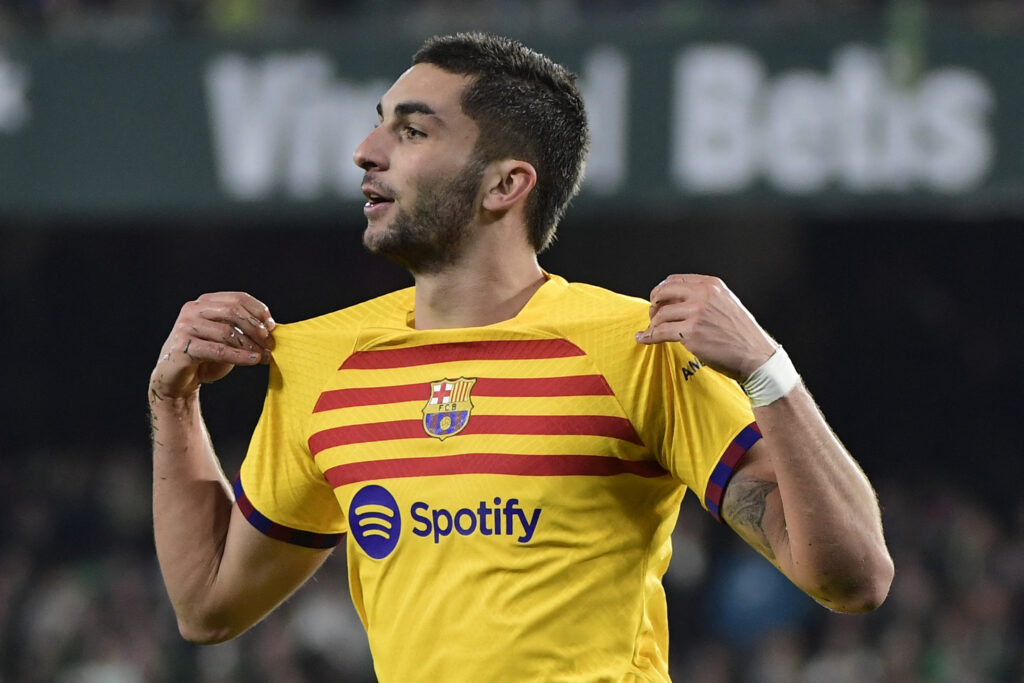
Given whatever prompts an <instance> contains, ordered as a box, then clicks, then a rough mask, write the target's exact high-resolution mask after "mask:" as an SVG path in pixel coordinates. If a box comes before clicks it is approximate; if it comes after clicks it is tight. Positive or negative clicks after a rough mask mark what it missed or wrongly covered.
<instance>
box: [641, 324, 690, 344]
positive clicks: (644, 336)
mask: <svg viewBox="0 0 1024 683" xmlns="http://www.w3.org/2000/svg"><path fill="white" fill-rule="evenodd" d="M688 329H689V328H688V327H687V325H686V324H685V323H681V322H675V323H662V324H660V325H651V326H650V327H648V328H647V329H646V330H644V331H643V332H637V333H636V341H637V343H639V344H661V343H663V342H669V341H678V342H682V341H685V339H686V331H687V330H688Z"/></svg>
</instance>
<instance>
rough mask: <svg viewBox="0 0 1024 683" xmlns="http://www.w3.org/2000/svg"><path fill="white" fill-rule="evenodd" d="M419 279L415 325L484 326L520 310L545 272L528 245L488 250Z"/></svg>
mask: <svg viewBox="0 0 1024 683" xmlns="http://www.w3.org/2000/svg"><path fill="white" fill-rule="evenodd" d="M413 276H414V277H415V280H416V329H418V330H433V329H448V328H455V327H482V326H484V325H493V324H495V323H500V322H502V321H505V320H509V319H511V318H514V317H515V316H516V315H518V313H519V311H521V310H522V309H523V307H524V306H525V305H526V303H527V302H528V301H529V300H530V297H532V296H533V294H534V292H536V291H537V290H538V289H540V286H541V285H543V284H544V281H545V279H546V278H545V276H544V272H543V271H542V270H541V268H540V265H539V264H538V263H537V255H536V254H535V253H534V252H533V250H532V249H530V248H529V247H526V248H525V249H523V248H516V249H514V250H509V249H508V247H507V245H506V247H505V249H504V250H502V249H486V250H484V251H481V252H480V253H477V254H473V253H469V254H466V257H465V258H463V259H461V260H460V261H459V262H458V263H455V264H453V265H452V266H450V267H448V268H446V269H445V270H443V271H441V272H437V273H430V274H428V275H424V274H416V273H413Z"/></svg>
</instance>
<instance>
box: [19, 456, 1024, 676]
mask: <svg viewBox="0 0 1024 683" xmlns="http://www.w3.org/2000/svg"><path fill="white" fill-rule="evenodd" d="M148 468H149V461H148V457H147V453H145V452H129V451H125V450H122V451H118V452H107V453H102V454H101V453H80V452H66V453H47V454H46V455H45V457H43V456H42V455H41V454H40V457H28V458H22V459H10V458H5V459H2V460H0V482H2V483H0V498H2V499H3V500H4V501H5V502H6V506H7V509H8V511H9V514H7V515H5V516H4V518H3V520H0V525H2V526H0V539H2V541H0V643H2V644H3V647H2V654H3V660H2V668H0V681H4V682H7V683H16V682H24V683H35V682H39V683H43V682H48V681H56V682H59V683H142V682H144V681H147V682H148V681H196V682H205V683H214V682H221V681H224V682H227V681H268V682H273V683H302V682H306V681H311V682H316V681H372V680H374V679H373V676H372V668H371V665H370V663H369V655H368V651H367V649H366V644H365V636H364V635H363V634H362V630H361V626H360V625H359V623H358V620H357V618H356V615H355V612H354V611H353V609H352V607H351V604H350V599H349V597H348V591H347V583H346V572H345V562H344V551H343V550H340V549H339V551H337V552H336V553H335V555H334V556H332V557H331V559H330V560H329V561H328V563H327V565H325V567H324V568H323V569H322V570H321V571H320V573H319V574H318V575H317V578H316V579H314V580H313V581H312V582H310V583H309V584H308V585H306V586H305V587H303V588H302V589H301V590H300V591H299V593H297V594H296V596H294V597H293V598H292V599H291V600H290V601H289V602H287V603H285V604H284V605H283V606H282V607H281V608H280V609H279V610H278V611H277V612H275V613H274V614H272V615H271V616H270V617H269V618H268V619H267V620H265V621H264V622H263V623H262V624H260V625H258V626H257V627H255V629H253V630H252V631H250V632H249V633H247V634H245V635H243V636H241V637H240V638H238V639H237V640H235V641H231V642H229V643H227V644H223V645H218V646H212V647H197V646H192V645H189V644H187V643H185V642H184V641H182V639H181V638H180V637H179V636H178V634H177V631H176V629H175V624H174V617H173V614H172V613H171V612H170V607H169V604H168V601H167V598H166V596H165V595H164V592H163V588H162V584H161V581H160V578H159V576H158V573H157V568H156V566H155V562H154V558H153V548H152V541H151V526H150V511H149V492H148V489H147V488H146V487H145V486H141V485H140V483H142V482H145V481H147V479H148V477H149V469H148ZM25 481H36V482H43V484H44V485H45V487H46V489H47V490H49V491H51V492H52V496H51V497H50V498H48V499H45V498H40V497H38V496H33V495H30V494H28V493H27V490H26V488H25V487H24V485H23V482H25ZM879 488H880V494H881V498H882V500H883V501H884V508H885V518H886V519H885V521H886V527H887V532H888V538H889V543H890V547H891V548H892V550H893V554H894V556H895V560H896V566H897V567H898V570H899V571H898V572H897V575H896V580H895V583H894V585H893V589H892V594H891V595H890V598H889V600H888V602H887V603H886V604H885V605H884V606H883V608H882V609H880V610H879V611H878V612H876V613H873V614H871V615H866V616H846V615H833V614H830V613H828V612H826V611H824V610H821V609H819V608H816V607H815V606H813V605H812V604H809V602H808V600H807V599H806V598H805V597H803V595H802V594H800V593H798V592H797V591H796V590H795V589H794V588H792V587H791V586H789V585H788V584H786V583H785V579H781V578H780V577H779V576H778V575H777V574H776V573H775V571H774V569H772V568H771V567H770V566H768V565H767V564H766V563H765V562H764V561H763V560H761V559H760V558H759V557H757V556H756V555H755V554H754V553H753V551H751V550H749V549H748V548H746V547H745V546H744V547H740V546H739V545H738V543H734V542H733V541H732V540H731V538H732V536H731V535H730V534H723V533H720V532H719V530H717V529H715V525H714V523H713V522H711V521H710V519H709V518H708V517H707V515H706V514H705V513H703V512H702V511H701V510H700V509H699V507H698V506H697V505H696V503H695V502H694V500H693V499H692V498H691V499H688V500H687V501H686V504H684V506H683V514H682V515H681V518H680V523H679V526H678V529H677V531H676V534H675V539H674V545H675V556H674V558H673V562H672V565H671V568H670V570H669V574H668V575H667V577H666V585H667V588H668V591H669V594H670V615H671V618H672V620H673V624H672V627H673V631H672V639H673V640H672V643H673V646H672V652H673V662H672V666H673V673H674V676H675V677H676V678H677V679H678V680H680V681H688V682H689V683H728V682H730V681H737V682H744V683H882V682H891V683H896V682H899V683H915V682H922V683H925V682H927V683H984V682H989V681H991V682H1002V681H1013V682H1015V683H1017V682H1020V681H1022V680H1024V623H1022V615H1024V610H1022V609H1021V607H1022V605H1024V504H1021V505H1020V506H1019V507H1018V508H1017V510H1016V511H1015V513H1014V514H1013V515H1012V516H1011V517H1009V518H997V516H996V515H995V514H994V513H993V511H992V510H990V509H988V508H986V506H985V505H984V504H983V503H982V502H979V501H978V500H972V499H971V498H969V497H965V496H964V495H962V494H960V493H957V492H956V490H955V489H952V488H944V487H943V488H939V487H929V488H928V489H927V490H921V489H915V490H908V489H907V488H906V487H904V486H901V485H898V484H897V483H896V482H892V481H883V482H880V485H879Z"/></svg>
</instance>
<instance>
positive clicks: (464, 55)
mask: <svg viewBox="0 0 1024 683" xmlns="http://www.w3.org/2000/svg"><path fill="white" fill-rule="evenodd" d="M412 62H413V64H421V63H427V64H433V65H434V66H437V67H439V68H441V69H443V70H445V71H447V72H449V73H454V74H459V75H466V76H471V77H473V80H472V82H471V83H470V84H469V85H468V86H467V87H466V89H465V91H464V92H463V94H462V110H463V112H464V113H465V114H466V115H467V116H469V117H470V118H471V119H473V121H475V122H476V124H477V126H478V127H479V128H480V138H479V140H478V141H477V144H476V150H475V152H476V154H477V155H478V156H479V157H480V158H481V159H482V160H483V161H485V162H489V161H494V160H496V159H521V160H523V161H528V162H529V163H531V164H533V166H534V168H535V169H536V170H537V186H536V187H535V188H534V190H533V192H532V193H531V194H530V196H529V197H528V198H527V205H526V207H527V228H528V234H529V239H530V243H531V244H532V245H533V248H534V249H535V250H536V251H537V252H538V253H540V252H541V251H543V250H544V249H546V248H547V247H548V245H550V244H551V241H552V240H553V239H554V236H555V228H557V227H558V223H559V221H561V219H562V216H563V215H564V214H565V209H566V207H567V206H568V205H569V201H570V200H571V199H572V198H573V197H574V196H575V195H576V193H577V192H578V191H579V188H580V181H581V180H582V178H583V167H584V162H585V160H586V156H587V152H588V150H589V148H590V132H589V128H588V126H587V114H586V110H585V108H584V106H583V97H582V95H581V94H580V91H579V88H577V86H576V74H574V73H572V72H571V71H569V70H568V69H566V68H565V67H564V66H562V65H560V64H557V63H556V62H554V61H552V60H551V59H549V58H548V57H546V56H544V55H542V54H540V53H539V52H536V51H534V50H531V49H530V48H528V47H526V46H525V45H523V44H522V43H520V42H518V41H515V40H512V39H509V38H504V37H501V36H496V35H491V34H487V33H478V32H473V33H458V34H455V35H448V36H435V37H433V38H430V39H428V40H427V41H426V42H425V43H424V44H423V46H422V47H421V48H420V49H419V50H418V51H417V52H416V54H415V55H414V56H413V59H412Z"/></svg>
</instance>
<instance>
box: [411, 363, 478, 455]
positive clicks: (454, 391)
mask: <svg viewBox="0 0 1024 683" xmlns="http://www.w3.org/2000/svg"><path fill="white" fill-rule="evenodd" d="M474 384H476V377H471V378H469V379H466V378H465V377H460V378H458V379H440V380H437V381H436V382H431V383H430V398H429V399H427V405H425V406H423V429H424V431H426V432H427V434H428V435H430V436H432V437H434V438H435V439H441V441H444V440H445V439H447V438H448V437H449V436H455V435H456V434H458V433H459V432H461V431H462V430H463V429H465V428H466V425H467V424H469V414H470V413H471V412H473V401H471V400H470V398H469V393H470V392H471V391H472V390H473V385H474Z"/></svg>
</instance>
